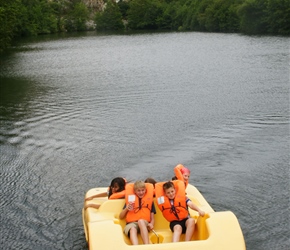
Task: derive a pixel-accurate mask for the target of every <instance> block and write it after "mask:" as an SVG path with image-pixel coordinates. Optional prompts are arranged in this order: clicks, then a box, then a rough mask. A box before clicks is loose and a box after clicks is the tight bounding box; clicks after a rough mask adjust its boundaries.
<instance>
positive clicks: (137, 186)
mask: <svg viewBox="0 0 290 250" xmlns="http://www.w3.org/2000/svg"><path fill="white" fill-rule="evenodd" d="M134 192H135V194H136V195H137V196H138V197H139V198H143V197H144V195H145V193H146V186H145V182H144V181H136V182H135V183H134Z"/></svg>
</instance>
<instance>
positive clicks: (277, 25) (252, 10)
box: [0, 0, 290, 51]
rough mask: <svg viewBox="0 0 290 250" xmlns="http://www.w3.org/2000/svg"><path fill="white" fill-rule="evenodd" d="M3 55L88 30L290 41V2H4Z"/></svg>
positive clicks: (0, 16)
mask: <svg viewBox="0 0 290 250" xmlns="http://www.w3.org/2000/svg"><path fill="white" fill-rule="evenodd" d="M0 24H1V25H0V51H3V50H4V49H5V48H7V47H9V46H10V45H11V43H12V42H13V40H14V39H17V38H18V37H23V36H33V35H39V34H50V33H57V32H70V31H84V30H152V29H154V30H178V31H202V32H228V33H244V34H248V35H257V34H271V35H283V36H289V35H290V1H289V0H119V1H116V0H9V1H7V0H0Z"/></svg>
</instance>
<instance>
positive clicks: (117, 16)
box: [95, 1, 124, 30]
mask: <svg viewBox="0 0 290 250" xmlns="http://www.w3.org/2000/svg"><path fill="white" fill-rule="evenodd" d="M95 20H96V24H97V29H98V30H120V29H124V24H123V22H122V14H121V11H120V9H119V7H118V5H117V4H116V3H113V2H112V1H108V2H107V5H106V8H105V10H104V11H103V12H102V13H97V14H96V18H95Z"/></svg>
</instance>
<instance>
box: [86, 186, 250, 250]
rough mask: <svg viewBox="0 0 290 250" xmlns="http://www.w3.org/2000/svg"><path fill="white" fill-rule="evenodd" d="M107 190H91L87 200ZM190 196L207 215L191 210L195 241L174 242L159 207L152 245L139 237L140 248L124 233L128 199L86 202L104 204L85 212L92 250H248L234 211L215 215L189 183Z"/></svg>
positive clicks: (152, 234) (102, 188)
mask: <svg viewBox="0 0 290 250" xmlns="http://www.w3.org/2000/svg"><path fill="white" fill-rule="evenodd" d="M106 191H107V188H106V187H99V188H93V189H90V190H89V191H88V192H87V193H86V195H85V198H87V197H91V196H93V195H96V194H99V193H104V192H106ZM186 193H187V196H188V197H189V198H190V199H191V200H192V202H193V203H195V204H196V205H197V206H198V207H200V208H201V209H202V210H203V211H205V212H206V215H205V216H204V217H201V216H198V213H197V212H196V211H194V210H191V209H190V208H189V212H190V215H191V217H193V218H195V219H196V227H195V232H194V235H193V237H192V239H191V241H184V235H182V236H181V238H180V242H177V243H172V242H171V241H172V232H171V230H170V229H169V222H168V221H166V220H165V219H164V217H163V215H162V213H161V212H160V210H159V209H158V206H157V204H156V200H155V201H154V203H155V207H156V214H155V225H154V230H153V231H152V232H150V233H149V239H150V244H149V245H144V244H143V242H142V239H141V237H140V236H139V245H138V246H132V245H131V242H130V239H129V238H128V237H127V236H126V235H125V234H124V233H123V229H124V226H125V224H126V222H125V220H120V219H119V213H120V212H121V211H122V209H123V207H124V204H125V200H124V199H117V200H108V199H107V197H101V198H95V199H93V200H90V201H86V202H85V204H84V205H87V204H100V207H99V209H96V208H91V207H88V208H87V209H83V210H82V216H83V225H84V231H85V236H86V240H87V242H88V246H89V249H90V250H115V249H118V250H125V249H126V250H130V249H131V250H132V249H136V250H137V249H146V250H159V249H160V250H179V249H194V250H245V249H246V245H245V241H244V237H243V233H242V230H241V227H240V225H239V222H238V220H237V218H236V216H235V215H234V214H233V213H232V212H231V211H222V212H215V211H214V210H213V209H212V207H211V206H210V205H209V204H208V202H207V201H206V200H205V199H204V197H203V196H202V195H201V193H200V192H199V191H198V189H197V188H196V187H194V186H193V185H191V184H188V186H187V188H186Z"/></svg>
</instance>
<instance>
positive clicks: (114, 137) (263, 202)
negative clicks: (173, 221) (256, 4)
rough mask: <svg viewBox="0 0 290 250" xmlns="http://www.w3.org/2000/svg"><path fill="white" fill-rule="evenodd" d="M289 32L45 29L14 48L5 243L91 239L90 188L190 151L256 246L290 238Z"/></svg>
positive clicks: (161, 176)
mask: <svg viewBox="0 0 290 250" xmlns="http://www.w3.org/2000/svg"><path fill="white" fill-rule="evenodd" d="M289 42H290V39H289V38H281V37H247V36H241V35H237V34H235V35H232V34H206V33H155V34H135V35H96V34H93V33H85V34H82V35H79V36H75V37H62V38H55V37H43V38H41V40H38V41H30V42H26V43H23V44H21V45H19V46H18V47H16V48H15V51H14V52H11V53H10V54H9V55H6V56H2V57H1V64H0V75H1V85H0V86H1V93H0V95H1V99H0V121H1V124H0V125H1V126H0V153H1V155H0V158H1V163H0V166H1V184H0V185H1V199H0V202H1V248H2V249H87V245H86V242H85V237H84V232H83V226H82V221H81V209H82V206H83V199H84V194H85V192H86V191H87V190H88V189H90V188H93V187H96V186H107V185H108V184H109V182H110V180H111V179H112V177H115V176H124V177H126V178H128V179H130V180H136V179H140V178H141V179H145V178H146V177H149V176H152V177H154V178H155V179H156V180H158V181H163V180H166V179H171V177H172V176H173V168H174V166H175V165H176V164H178V163H183V164H184V165H186V166H187V167H188V168H190V169H191V171H192V174H191V177H190V179H191V183H193V184H194V185H196V186H197V187H198V188H199V190H200V191H201V192H202V194H203V195H204V196H205V198H206V199H207V200H208V202H209V203H210V204H211V205H212V207H213V208H214V209H215V210H216V211H223V210H231V211H233V212H234V213H235V214H236V216H237V217H238V220H239V222H240V225H241V227H242V230H243V233H244V237H245V241H246V245H247V249H251V250H268V249H269V250H273V249H277V250H286V249H289V245H290V242H289V235H290V233H289Z"/></svg>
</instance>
